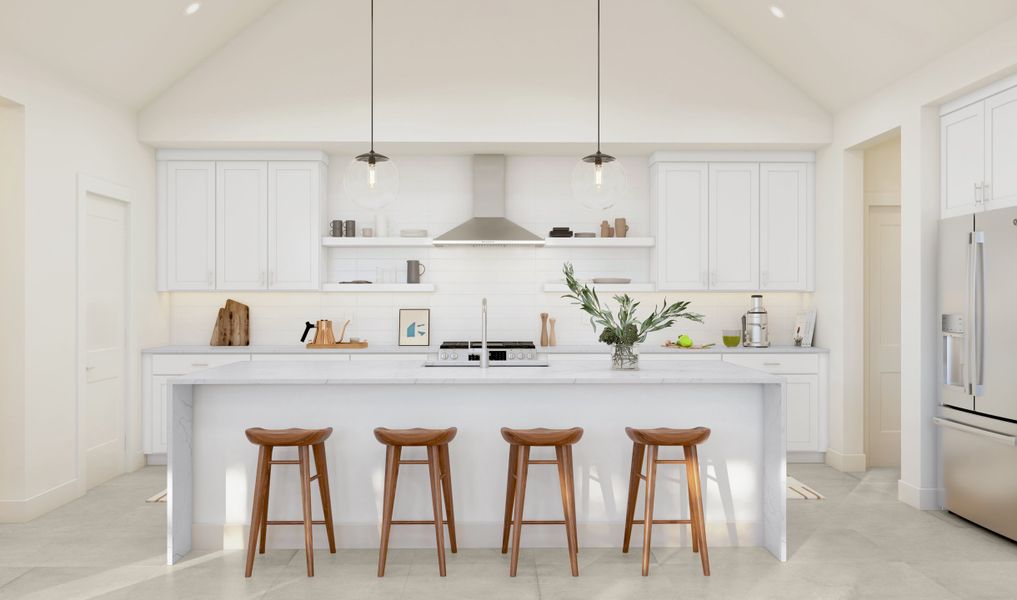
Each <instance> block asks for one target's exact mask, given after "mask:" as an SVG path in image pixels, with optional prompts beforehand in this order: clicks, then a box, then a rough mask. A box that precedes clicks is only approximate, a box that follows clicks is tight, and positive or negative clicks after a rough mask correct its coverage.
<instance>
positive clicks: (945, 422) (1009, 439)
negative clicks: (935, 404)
mask: <svg viewBox="0 0 1017 600" xmlns="http://www.w3.org/2000/svg"><path fill="white" fill-rule="evenodd" d="M932 422H933V423H935V424H936V425H939V426H940V427H946V428H947V429H954V430H956V431H963V432H964V433H972V434H974V435H980V436H982V437H986V438H989V439H990V440H992V441H994V442H999V443H1001V444H1006V445H1007V446H1017V436H1012V435H1007V434H1005V433H999V432H998V431H990V430H988V429H982V428H981V427H975V426H974V425H968V424H966V423H960V422H957V421H951V420H950V419H944V418H942V417H933V418H932Z"/></svg>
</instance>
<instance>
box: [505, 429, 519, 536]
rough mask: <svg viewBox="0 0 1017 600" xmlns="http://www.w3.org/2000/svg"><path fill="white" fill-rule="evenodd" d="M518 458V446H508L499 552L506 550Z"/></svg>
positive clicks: (510, 524)
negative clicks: (503, 517) (503, 520)
mask: <svg viewBox="0 0 1017 600" xmlns="http://www.w3.org/2000/svg"><path fill="white" fill-rule="evenodd" d="M518 460H519V446H517V445H515V444H512V445H510V446H509V460H508V482H507V483H506V484H505V526H504V528H503V529H502V533H501V553H502V554H505V553H507V552H508V543H509V530H510V529H511V528H512V503H513V501H514V500H515V497H516V470H517V469H518V465H517V464H516V462H517V461H518Z"/></svg>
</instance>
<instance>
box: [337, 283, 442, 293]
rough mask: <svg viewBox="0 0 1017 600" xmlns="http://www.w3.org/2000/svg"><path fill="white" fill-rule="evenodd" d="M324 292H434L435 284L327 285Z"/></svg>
mask: <svg viewBox="0 0 1017 600" xmlns="http://www.w3.org/2000/svg"><path fill="white" fill-rule="evenodd" d="M321 291H323V292H387V293H400V292H409V293H414V292H433V291H434V284H433V283H326V284H323V285H322V286H321Z"/></svg>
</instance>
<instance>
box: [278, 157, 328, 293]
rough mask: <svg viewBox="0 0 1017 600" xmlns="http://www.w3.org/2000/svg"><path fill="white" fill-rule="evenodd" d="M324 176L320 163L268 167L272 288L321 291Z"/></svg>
mask: <svg viewBox="0 0 1017 600" xmlns="http://www.w3.org/2000/svg"><path fill="white" fill-rule="evenodd" d="M322 173H323V169H322V164H321V163H320V162H314V161H285V162H271V163H269V164H268V288H269V289H272V290H311V289H318V286H319V281H318V280H319V266H318V257H319V256H320V254H321V241H320V240H321V232H320V231H319V229H320V226H319V221H320V219H319V211H320V209H319V201H318V197H319V194H320V188H321V185H322Z"/></svg>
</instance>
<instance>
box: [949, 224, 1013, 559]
mask: <svg viewBox="0 0 1017 600" xmlns="http://www.w3.org/2000/svg"><path fill="white" fill-rule="evenodd" d="M939 292H940V296H939V297H940V315H941V324H942V336H941V337H940V339H941V355H940V356H941V360H940V377H941V379H940V382H941V384H942V385H941V387H940V389H941V396H940V404H941V406H940V407H939V411H938V416H937V417H936V419H935V421H936V424H937V425H938V426H939V428H940V433H941V435H940V441H941V453H942V466H943V487H944V488H945V491H946V508H947V510H949V511H951V512H953V513H956V514H958V515H960V516H962V517H964V518H966V519H968V520H971V521H974V522H975V523H978V524H979V525H982V526H984V527H986V528H988V529H991V530H993V531H995V532H997V533H1000V534H1002V535H1005V536H1007V537H1009V538H1010V539H1013V540H1017V208H1008V209H999V210H993V211H988V212H983V213H977V214H974V215H968V216H964V217H955V218H952V219H944V220H942V221H940V228H939Z"/></svg>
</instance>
